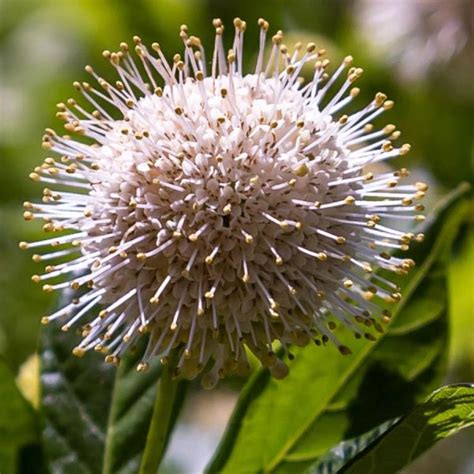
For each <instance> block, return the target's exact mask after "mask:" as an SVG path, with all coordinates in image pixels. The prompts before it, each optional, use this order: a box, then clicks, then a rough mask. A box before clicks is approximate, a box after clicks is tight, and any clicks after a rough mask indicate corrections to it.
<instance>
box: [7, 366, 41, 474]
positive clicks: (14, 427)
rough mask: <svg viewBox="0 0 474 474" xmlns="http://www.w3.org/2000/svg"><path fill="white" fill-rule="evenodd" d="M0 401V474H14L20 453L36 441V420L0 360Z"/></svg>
mask: <svg viewBox="0 0 474 474" xmlns="http://www.w3.org/2000/svg"><path fill="white" fill-rule="evenodd" d="M0 400H1V408H0V472H1V473H2V474H14V473H16V472H18V470H19V469H20V460H21V451H22V450H26V449H29V448H30V447H32V446H33V445H34V443H36V442H37V441H38V438H39V427H38V417H37V414H36V413H35V411H34V410H33V407H32V406H31V405H30V404H29V403H28V402H27V401H26V400H25V399H24V398H23V396H22V395H21V393H20V390H19V389H18V387H17V385H16V383H15V377H14V375H13V374H12V373H11V372H10V370H9V368H8V367H7V365H6V364H5V362H4V361H3V360H1V359H0Z"/></svg>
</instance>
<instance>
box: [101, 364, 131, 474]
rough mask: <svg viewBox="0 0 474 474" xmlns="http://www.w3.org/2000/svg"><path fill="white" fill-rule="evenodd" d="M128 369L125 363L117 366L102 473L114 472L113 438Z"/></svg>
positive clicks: (109, 473) (110, 473)
mask: <svg viewBox="0 0 474 474" xmlns="http://www.w3.org/2000/svg"><path fill="white" fill-rule="evenodd" d="M125 372H126V369H125V368H124V364H122V365H121V366H120V367H118V368H117V371H116V373H115V380H114V388H113V391H112V400H111V403H110V405H111V406H110V412H109V419H108V421H107V433H106V436H105V449H104V462H103V467H102V474H112V473H113V469H112V464H113V455H114V452H113V439H114V435H115V429H116V426H117V414H118V405H117V397H118V394H119V385H120V381H121V379H122V377H123V376H124V374H125Z"/></svg>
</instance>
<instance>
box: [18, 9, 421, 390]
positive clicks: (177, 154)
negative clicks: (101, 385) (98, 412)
mask: <svg viewBox="0 0 474 474" xmlns="http://www.w3.org/2000/svg"><path fill="white" fill-rule="evenodd" d="M258 23H259V26H260V36H259V49H258V55H257V57H256V65H255V68H254V69H253V70H252V72H250V73H247V74H245V73H244V66H243V49H244V48H243V43H244V32H245V29H246V23H245V22H244V21H242V20H240V19H238V18H237V19H235V21H234V27H235V34H234V39H233V45H232V48H231V49H230V50H229V51H227V52H226V51H225V49H224V45H223V32H224V26H223V24H222V22H221V21H220V20H214V27H215V31H216V35H215V47H214V50H213V52H212V56H211V57H210V58H209V61H208V58H207V57H206V54H205V51H204V48H203V46H202V43H201V41H200V39H199V38H197V37H195V36H191V35H190V34H189V33H188V28H187V27H186V26H185V25H183V26H182V27H181V32H180V36H181V38H182V40H183V42H184V52H183V53H182V54H176V55H175V56H174V57H173V60H172V61H171V62H168V61H167V59H166V58H165V56H164V54H163V52H162V50H161V48H160V46H159V45H158V44H157V43H154V44H152V45H151V48H149V47H147V46H146V45H145V44H143V42H142V40H141V39H140V38H139V37H134V43H135V46H134V48H131V47H130V46H129V45H128V44H126V43H122V44H121V45H120V50H119V51H118V52H110V51H104V53H103V56H104V58H105V59H106V60H108V61H109V62H110V64H111V65H112V66H113V68H114V69H115V71H116V74H117V80H116V81H114V82H110V81H108V80H106V79H105V78H103V77H101V76H100V75H99V74H98V73H97V72H95V70H94V69H93V68H92V67H91V66H87V67H86V71H87V72H88V73H90V74H91V75H92V77H93V79H94V84H95V85H93V84H92V83H88V82H81V83H79V82H76V83H75V84H74V86H75V87H76V89H77V90H78V91H79V92H80V93H81V94H82V95H83V96H84V98H85V99H86V100H87V101H88V102H89V104H90V105H89V107H84V106H83V105H80V103H79V102H77V101H76V100H74V99H69V100H68V101H67V102H66V103H60V104H58V109H59V112H58V114H57V116H58V117H59V118H60V119H62V120H64V121H65V128H66V130H67V132H68V135H60V134H57V133H56V132H54V131H53V130H51V129H47V131H46V135H45V136H44V141H43V148H44V149H45V150H48V151H51V152H54V153H55V157H54V158H53V157H48V158H46V159H45V161H44V164H43V165H41V166H39V167H38V168H36V169H35V171H34V172H33V173H32V174H31V175H30V177H31V178H32V179H33V180H34V181H40V182H42V183H45V184H46V185H47V186H48V187H47V188H46V189H44V191H43V202H42V203H37V204H36V203H29V202H28V203H25V208H26V209H25V214H24V217H25V218H26V219H27V220H30V219H34V218H41V219H44V220H45V221H46V223H45V225H44V230H45V231H47V232H52V233H59V234H58V235H53V236H52V237H51V238H48V239H46V240H42V241H38V242H31V243H26V242H22V243H20V247H22V248H31V249H36V248H45V247H53V248H52V249H51V251H47V252H46V253H42V254H39V253H38V254H35V255H34V256H33V259H34V260H35V261H37V262H46V263H47V267H46V271H45V273H44V274H41V275H35V276H33V280H34V281H37V282H41V283H42V284H43V285H44V286H43V289H44V291H46V292H51V291H54V290H65V289H68V288H72V289H73V290H77V296H76V297H75V298H74V299H72V301H71V302H70V303H69V304H67V305H65V306H64V307H63V308H61V309H59V310H58V311H56V312H55V313H53V314H50V315H49V316H46V317H44V318H43V322H44V323H48V322H50V321H54V320H60V321H62V324H63V326H62V329H63V330H65V331H66V330H68V329H69V328H73V327H77V328H79V329H80V332H81V333H82V340H81V342H80V343H79V344H78V346H77V347H76V348H74V350H73V353H74V354H75V355H78V356H81V355H83V354H84V353H85V352H86V351H88V350H90V349H95V350H97V351H99V352H103V353H105V354H106V361H108V362H111V363H118V362H119V360H120V358H121V357H122V355H123V354H124V352H125V351H126V350H127V349H128V348H130V347H131V346H133V345H134V344H136V342H137V339H138V338H140V337H142V336H141V335H142V334H148V336H147V337H148V340H147V346H146V350H145V351H144V353H143V357H142V360H141V362H140V364H139V365H138V370H146V368H147V366H148V364H149V361H150V360H151V358H153V357H155V356H158V357H161V359H162V362H163V363H166V362H167V361H168V360H169V355H170V352H171V351H172V350H174V351H175V352H177V353H178V357H177V359H176V363H175V367H174V368H175V372H176V374H179V375H181V376H183V377H187V378H193V377H195V376H196V375H197V374H199V373H201V372H203V371H204V372H205V374H204V375H203V379H202V381H203V384H204V385H205V386H206V387H211V386H213V385H214V384H215V383H216V381H217V380H218V379H219V378H221V377H223V376H224V375H226V374H229V373H245V372H246V371H247V370H248V368H249V363H248V359H247V356H248V351H251V352H252V353H253V354H255V356H256V357H257V358H258V359H259V360H260V361H261V362H262V364H263V365H264V366H267V367H269V368H270V370H271V372H272V374H273V375H274V376H275V377H283V376H285V375H286V373H287V370H288V369H287V366H286V365H285V363H284V362H283V361H282V360H281V359H280V358H279V357H277V355H276V353H275V352H274V346H275V344H274V343H275V341H278V342H279V344H280V346H281V347H282V348H283V351H284V352H288V349H289V346H291V345H296V346H304V345H307V344H308V343H310V342H311V341H314V342H315V343H316V344H318V345H320V344H323V343H326V342H327V341H332V342H333V343H334V344H335V345H336V346H337V347H338V348H339V350H340V352H341V353H342V354H348V353H350V349H349V348H348V347H346V346H344V345H342V344H341V343H340V342H339V341H338V339H337V337H336V336H335V335H334V334H333V330H334V328H335V327H336V326H337V325H338V324H341V325H343V326H346V327H347V328H348V329H350V330H351V331H352V332H353V333H354V334H355V336H356V337H357V338H360V337H363V336H365V337H366V338H368V339H370V340H373V339H374V335H373V334H372V332H373V330H374V329H375V331H382V325H381V323H384V322H386V321H387V320H388V318H389V314H388V312H387V311H382V310H381V309H380V307H379V304H377V299H385V300H392V301H393V300H398V299H399V298H400V293H399V288H398V287H397V286H396V285H395V284H393V283H392V282H391V281H389V279H387V278H385V277H382V276H380V275H379V274H375V273H374V270H375V269H376V268H383V269H386V270H389V271H392V272H396V273H402V274H403V273H406V272H407V270H408V269H409V268H410V267H411V266H412V265H413V264H414V262H413V261H412V260H410V259H401V258H396V257H394V256H391V255H390V251H391V250H393V249H402V250H405V249H407V248H408V245H409V243H410V241H411V240H413V239H418V240H419V239H421V238H422V235H421V234H419V235H417V236H416V235H414V234H413V233H406V232H402V231H400V230H397V229H396V228H395V227H392V226H389V225H386V224H382V222H383V221H384V220H385V218H390V223H392V224H393V223H394V222H395V223H396V220H397V219H400V220H406V219H413V220H422V218H423V216H421V215H419V214H416V212H418V211H421V210H423V207H422V206H421V205H420V204H417V203H416V200H417V199H421V198H422V197H423V195H424V192H425V190H426V185H425V184H424V183H416V184H413V185H409V184H406V185H400V184H399V183H400V181H402V179H403V178H405V177H406V176H408V174H409V173H408V171H407V170H406V169H401V170H398V171H395V172H388V171H387V172H383V173H380V174H374V172H371V171H369V170H368V168H367V167H369V166H371V165H374V164H376V163H381V162H383V161H385V160H388V159H389V158H392V157H396V156H398V155H404V154H405V153H406V152H407V151H408V150H409V146H408V145H406V144H405V145H401V146H396V145H394V144H392V140H396V139H397V138H398V137H399V135H400V133H399V132H398V131H396V129H395V126H394V125H391V124H389V125H385V126H383V127H382V128H380V129H376V128H374V126H373V125H372V121H373V120H374V119H376V118H377V117H378V116H379V115H381V114H383V113H384V112H385V111H386V110H389V109H390V108H392V106H393V102H392V101H390V100H387V97H386V96H385V95H384V94H382V93H378V94H376V95H375V97H374V99H373V100H371V101H370V103H368V104H367V105H366V106H365V107H363V108H362V109H360V110H358V111H355V112H348V114H344V113H343V112H342V111H343V110H344V109H345V108H346V107H348V106H350V104H351V103H352V101H353V100H354V98H355V97H356V96H357V95H358V93H359V89H358V88H356V87H354V82H355V81H356V80H357V79H358V78H359V77H360V76H361V74H362V72H363V71H362V69H360V68H357V67H353V66H351V64H352V58H351V57H350V56H348V57H346V58H345V59H344V60H343V61H342V63H341V64H340V65H339V66H337V68H336V69H335V72H333V73H332V74H329V73H328V72H327V71H328V69H329V60H327V59H325V57H324V56H325V51H324V50H318V49H317V48H316V46H315V44H313V43H309V44H307V45H306V46H303V45H301V44H297V45H296V46H295V48H294V51H290V50H289V49H288V48H287V47H286V46H285V45H284V44H283V34H282V32H281V31H278V32H277V33H276V34H275V35H274V36H273V37H272V39H271V48H270V50H269V52H268V54H267V55H266V54H265V51H266V47H265V45H266V36H267V31H268V29H269V25H268V23H267V22H266V21H265V20H262V19H261V20H259V22H258ZM266 56H268V57H266ZM305 65H306V66H307V65H312V66H313V69H312V71H313V72H312V77H311V78H310V80H308V81H306V82H305V81H304V80H303V79H302V78H301V77H300V76H301V74H302V69H303V67H304V66H305ZM349 108H350V107H349ZM73 136H74V138H73ZM290 358H291V354H290Z"/></svg>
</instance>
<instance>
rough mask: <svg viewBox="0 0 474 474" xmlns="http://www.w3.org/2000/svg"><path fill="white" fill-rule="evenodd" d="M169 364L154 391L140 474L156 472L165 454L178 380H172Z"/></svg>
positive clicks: (164, 368)
mask: <svg viewBox="0 0 474 474" xmlns="http://www.w3.org/2000/svg"><path fill="white" fill-rule="evenodd" d="M171 371H172V370H171V368H170V364H166V365H164V366H163V369H162V374H161V378H160V381H159V384H158V389H157V392H156V398H155V404H154V407H153V415H152V418H151V423H150V428H149V429H148V435H147V437H146V445H145V450H144V452H143V457H142V462H141V466H140V474H156V473H157V471H158V467H159V465H160V463H161V461H162V459H163V456H164V454H165V449H166V444H167V438H168V434H169V426H170V421H171V414H172V412H173V407H174V402H175V397H176V389H177V386H178V382H177V381H176V380H173V377H172V374H171Z"/></svg>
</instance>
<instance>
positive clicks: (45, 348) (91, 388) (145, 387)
mask: <svg viewBox="0 0 474 474" xmlns="http://www.w3.org/2000/svg"><path fill="white" fill-rule="evenodd" d="M77 338H78V336H76V335H74V334H69V333H63V332H61V331H60V329H59V328H58V327H56V325H54V324H52V325H48V326H46V327H45V329H44V331H43V337H42V351H41V358H42V372H41V382H42V404H43V413H44V418H45V428H44V431H43V440H44V447H45V451H46V456H47V462H48V467H49V469H50V471H51V472H52V473H53V474H54V473H58V474H59V473H61V474H62V473H64V472H67V473H68V474H69V473H70V474H76V473H77V474H95V473H103V474H112V473H113V474H132V473H133V474H134V473H136V472H137V471H138V466H139V464H140V457H141V453H142V450H143V448H144V446H145V438H146V433H147V429H148V425H149V422H150V419H151V412H152V408H153V402H154V398H155V393H156V387H157V381H158V379H159V376H160V372H161V367H160V364H159V360H158V359H157V360H155V361H154V362H153V363H151V364H150V370H149V371H148V372H145V373H137V372H136V371H135V366H136V362H137V360H136V359H137V356H138V354H139V353H140V351H139V350H137V353H136V354H135V355H134V354H131V355H130V356H129V357H128V358H126V359H125V360H124V361H123V363H122V364H121V366H120V368H119V369H118V370H116V369H115V368H114V367H112V366H108V365H106V364H104V362H103V358H102V357H100V356H99V355H98V354H96V353H88V354H87V355H86V356H85V357H84V358H83V359H77V358H75V357H73V356H72V355H71V349H72V347H74V346H75V345H76V344H77ZM180 393H181V394H183V393H184V387H180ZM181 403H182V396H181V397H178V399H177V400H176V402H175V409H174V418H173V423H174V422H175V421H176V418H177V415H178V412H179V408H180V407H181Z"/></svg>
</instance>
